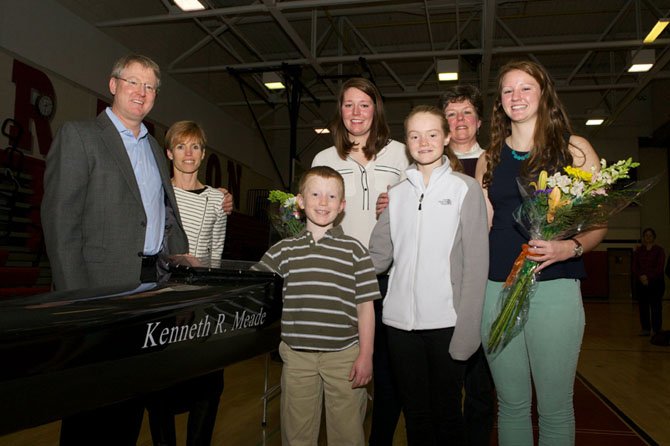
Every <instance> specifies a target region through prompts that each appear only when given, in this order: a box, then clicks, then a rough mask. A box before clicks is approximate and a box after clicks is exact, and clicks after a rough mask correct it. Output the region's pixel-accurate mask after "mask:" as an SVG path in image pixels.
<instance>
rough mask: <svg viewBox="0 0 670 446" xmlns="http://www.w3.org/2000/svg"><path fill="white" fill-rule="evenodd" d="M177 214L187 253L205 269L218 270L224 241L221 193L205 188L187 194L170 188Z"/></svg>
mask: <svg viewBox="0 0 670 446" xmlns="http://www.w3.org/2000/svg"><path fill="white" fill-rule="evenodd" d="M174 194H175V197H177V206H179V215H180V216H181V222H182V225H183V226H184V231H185V232H186V236H187V237H188V246H189V251H190V252H189V254H191V255H194V256H195V257H197V258H198V260H200V261H201V262H202V264H203V266H207V267H215V268H218V267H219V266H220V264H221V254H222V253H223V245H224V241H225V238H226V214H225V213H224V212H223V208H222V206H221V205H222V203H223V193H221V191H219V190H218V189H214V188H213V187H210V186H205V189H204V190H203V189H199V190H197V191H187V190H184V189H180V188H178V187H175V188H174Z"/></svg>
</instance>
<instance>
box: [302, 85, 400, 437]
mask: <svg viewBox="0 0 670 446" xmlns="http://www.w3.org/2000/svg"><path fill="white" fill-rule="evenodd" d="M330 132H331V134H332V136H333V142H334V145H333V146H332V147H329V148H327V149H325V150H322V151H321V152H319V153H318V154H317V155H316V157H314V161H313V162H312V166H329V167H332V168H333V169H335V170H336V171H338V172H339V173H340V175H342V178H344V185H345V187H344V192H345V198H346V200H347V204H346V207H345V209H344V213H343V217H342V222H341V225H342V228H343V229H344V232H345V234H347V235H350V236H352V237H354V238H356V239H358V240H359V241H361V242H362V243H363V244H364V245H365V246H368V243H369V241H370V234H371V233H372V229H373V228H374V226H375V224H376V223H377V218H376V213H375V203H376V202H377V198H378V196H379V195H380V194H381V193H386V191H387V189H388V188H389V187H390V186H392V185H394V184H396V183H398V182H399V181H400V180H402V179H403V178H404V175H405V169H406V168H407V166H408V165H409V159H408V158H407V153H406V151H405V145H404V144H402V143H399V142H398V141H394V140H392V139H390V138H389V134H390V131H389V127H388V125H387V124H386V117H385V116H384V104H383V102H382V97H381V94H380V93H379V90H378V89H377V87H375V85H374V84H373V83H372V82H370V81H369V80H367V79H364V78H360V77H357V78H351V79H349V80H347V81H346V82H344V84H342V88H341V89H340V94H339V97H338V100H337V111H336V115H335V118H334V119H333V121H332V122H331V125H330ZM387 277H388V276H387V275H386V274H382V275H379V276H377V279H378V281H379V290H380V292H381V294H382V297H383V296H384V295H385V293H386V285H387ZM374 303H375V321H376V323H375V345H374V356H373V369H374V370H373V372H374V400H373V406H372V428H371V432H370V445H372V446H375V445H389V446H390V445H391V444H392V443H393V435H394V432H395V428H396V425H397V423H398V419H399V417H400V410H401V408H400V401H399V399H398V397H397V395H396V391H395V388H394V384H393V379H392V377H391V373H390V366H389V363H388V347H387V346H386V330H385V327H384V326H383V324H382V322H381V310H382V301H381V300H376V301H375V302H374Z"/></svg>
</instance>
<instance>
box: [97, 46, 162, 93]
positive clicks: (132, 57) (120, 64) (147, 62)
mask: <svg viewBox="0 0 670 446" xmlns="http://www.w3.org/2000/svg"><path fill="white" fill-rule="evenodd" d="M132 63H138V64H140V65H142V66H143V67H144V68H148V69H150V70H153V72H154V76H156V91H158V89H159V88H160V86H161V69H160V67H159V66H158V64H157V63H156V62H154V61H153V59H151V58H150V57H147V56H143V55H142V54H126V55H125V56H122V57H120V58H119V59H118V60H117V61H116V62H114V66H113V67H112V74H111V75H110V77H115V78H119V77H122V72H123V70H124V68H126V67H127V66H128V65H130V64H132Z"/></svg>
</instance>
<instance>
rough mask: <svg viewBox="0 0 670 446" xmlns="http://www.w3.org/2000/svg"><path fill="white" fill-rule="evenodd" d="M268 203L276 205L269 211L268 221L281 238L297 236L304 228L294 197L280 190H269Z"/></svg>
mask: <svg viewBox="0 0 670 446" xmlns="http://www.w3.org/2000/svg"><path fill="white" fill-rule="evenodd" d="M268 200H269V201H270V203H277V205H276V207H274V208H273V209H272V210H271V211H270V213H269V214H270V221H271V222H272V226H274V228H275V230H276V231H277V232H278V233H279V235H280V236H281V237H282V238H286V237H291V236H294V235H297V234H298V233H300V231H302V230H303V229H304V228H305V221H304V219H303V215H302V212H300V208H299V207H298V202H297V200H296V198H295V196H294V195H293V194H291V193H288V192H284V191H281V190H271V191H270V195H269V196H268Z"/></svg>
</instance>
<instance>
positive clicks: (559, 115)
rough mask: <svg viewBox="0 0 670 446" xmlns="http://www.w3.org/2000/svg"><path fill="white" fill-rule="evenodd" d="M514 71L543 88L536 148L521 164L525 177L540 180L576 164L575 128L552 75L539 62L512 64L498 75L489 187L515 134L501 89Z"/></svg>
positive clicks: (486, 175)
mask: <svg viewBox="0 0 670 446" xmlns="http://www.w3.org/2000/svg"><path fill="white" fill-rule="evenodd" d="M513 70H519V71H523V72H524V73H526V74H528V75H530V76H532V77H533V79H535V81H537V83H538V84H539V85H540V103H539V107H538V110H537V121H536V122H535V131H534V134H533V146H532V147H531V153H530V157H529V158H528V159H527V160H526V161H523V163H522V164H521V178H523V179H526V180H529V179H531V178H534V177H536V176H537V175H538V174H539V172H540V171H541V170H547V171H548V172H558V171H561V170H562V169H563V168H564V167H566V166H569V165H571V164H572V163H573V157H572V153H570V149H569V147H568V146H569V142H568V140H569V137H570V135H572V126H571V125H570V120H569V119H568V116H567V113H566V111H565V108H564V107H563V104H562V103H561V101H560V99H559V98H558V94H557V93H556V87H555V86H554V82H553V80H552V79H551V77H549V73H547V71H546V70H545V69H544V67H542V65H539V64H537V63H535V62H531V61H512V62H508V63H506V64H505V65H503V66H502V67H501V68H500V72H499V73H498V91H497V92H496V97H495V101H494V103H493V113H492V114H491V145H490V147H489V150H487V151H486V161H487V167H486V172H485V173H484V178H483V185H484V187H485V188H486V187H488V186H489V185H490V184H491V179H492V176H493V170H494V169H495V167H496V166H497V165H498V163H499V162H500V153H501V151H502V147H503V144H504V143H505V138H507V137H508V136H509V135H511V133H512V124H511V123H512V121H511V119H510V118H509V116H507V114H506V113H505V110H504V109H503V106H502V99H501V89H502V80H503V78H504V77H505V75H506V74H507V73H509V72H510V71H513ZM576 149H577V150H581V149H579V148H576Z"/></svg>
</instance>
